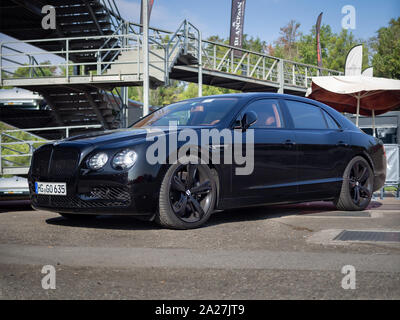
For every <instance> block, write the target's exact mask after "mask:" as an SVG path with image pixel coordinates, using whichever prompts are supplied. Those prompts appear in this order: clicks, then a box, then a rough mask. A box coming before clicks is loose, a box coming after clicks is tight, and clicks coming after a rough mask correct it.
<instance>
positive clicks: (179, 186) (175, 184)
mask: <svg viewBox="0 0 400 320" xmlns="http://www.w3.org/2000/svg"><path fill="white" fill-rule="evenodd" d="M172 189H174V190H177V191H180V192H185V191H186V188H185V185H184V183H183V182H182V181H181V180H180V179H179V178H178V177H177V176H176V175H175V176H174V177H173V178H172Z"/></svg>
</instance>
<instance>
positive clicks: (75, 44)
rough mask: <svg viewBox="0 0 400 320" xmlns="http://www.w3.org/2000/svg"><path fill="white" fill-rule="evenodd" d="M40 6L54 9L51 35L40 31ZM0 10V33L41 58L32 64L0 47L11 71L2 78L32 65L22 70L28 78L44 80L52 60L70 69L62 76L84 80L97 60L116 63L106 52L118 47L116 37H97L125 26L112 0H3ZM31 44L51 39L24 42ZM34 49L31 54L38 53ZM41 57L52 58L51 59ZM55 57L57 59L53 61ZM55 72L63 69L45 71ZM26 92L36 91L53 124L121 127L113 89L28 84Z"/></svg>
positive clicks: (16, 51)
mask: <svg viewBox="0 0 400 320" xmlns="http://www.w3.org/2000/svg"><path fill="white" fill-rule="evenodd" d="M44 5H52V6H53V7H54V8H55V12H56V24H57V25H56V29H55V30H52V29H48V30H45V29H43V28H42V26H41V20H42V18H43V14H42V13H41V8H42V7H43V6H44ZM0 10H1V16H2V17H1V27H0V31H1V32H3V33H5V34H7V35H10V36H12V37H15V38H17V39H19V40H28V41H27V44H29V45H31V46H34V47H35V48H40V49H42V50H43V53H44V54H43V55H42V56H40V57H38V58H37V59H36V57H35V56H34V55H30V54H26V53H25V52H23V51H21V50H19V49H17V48H15V47H18V46H17V45H16V46H12V45H11V46H7V45H2V48H1V49H2V51H3V50H4V51H5V52H8V53H9V54H11V56H10V57H8V58H7V57H3V60H4V61H2V62H3V63H4V62H6V63H8V65H9V66H10V65H11V66H12V68H11V69H8V70H2V74H3V76H8V77H15V71H16V70H17V68H18V67H19V68H24V67H25V66H26V65H28V66H29V65H31V66H32V65H35V67H27V69H28V70H29V72H28V75H29V77H32V78H34V77H44V76H45V75H46V72H45V71H44V70H45V69H48V68H49V67H48V66H47V67H46V66H43V64H46V62H48V60H49V59H57V58H58V59H62V60H67V61H71V62H72V63H73V64H74V65H73V66H68V65H66V66H64V71H63V72H64V73H66V74H71V75H75V76H76V75H85V74H86V75H87V74H89V72H90V70H94V69H96V65H95V62H96V61H97V60H98V59H99V57H100V58H101V60H102V61H104V62H107V61H112V60H113V59H114V58H115V57H114V56H113V55H111V54H109V52H108V49H110V48H120V47H121V46H122V42H121V38H112V37H108V38H102V37H101V36H107V35H117V34H119V33H121V32H122V29H123V28H122V26H123V25H124V24H123V22H122V19H121V18H120V14H119V11H118V8H117V7H116V5H115V2H114V1H113V0H111V1H110V0H107V1H103V0H46V1H39V0H30V1H29V2H28V1H21V0H4V1H2V2H1V3H0ZM21 21H23V22H22V23H21ZM32 39H40V40H42V39H50V40H45V41H29V40H32ZM64 39H71V40H69V41H68V40H67V41H65V40H64ZM35 48H32V50H34V51H36V52H38V50H37V49H35ZM77 49H79V50H77ZM24 51H25V50H24ZM46 53H51V56H49V55H48V54H46ZM53 55H54V56H53ZM55 56H57V58H54V57H55ZM51 57H53V58H51ZM20 58H22V59H20ZM41 58H42V59H41ZM60 67H61V68H62V66H60V65H58V66H51V67H50V68H60ZM61 71H62V70H61ZM50 83H51V82H50ZM17 86H18V85H17ZM20 87H23V86H22V85H21V86H20ZM25 88H28V89H30V90H33V91H36V92H39V93H40V94H41V95H42V96H43V97H44V98H45V99H46V101H47V103H48V104H49V105H50V106H51V107H52V109H53V111H54V113H55V120H56V125H59V126H71V125H91V124H101V125H102V127H103V128H104V129H113V128H118V127H119V126H120V122H121V112H120V110H121V109H122V108H123V102H122V100H121V97H120V95H119V94H118V93H117V92H116V91H114V92H112V89H113V88H110V90H109V92H106V91H105V90H103V88H98V87H93V86H87V85H84V86H80V87H76V86H75V87H73V88H71V87H68V86H36V85H35V84H33V85H32V86H25ZM48 125H53V124H50V123H49V124H48Z"/></svg>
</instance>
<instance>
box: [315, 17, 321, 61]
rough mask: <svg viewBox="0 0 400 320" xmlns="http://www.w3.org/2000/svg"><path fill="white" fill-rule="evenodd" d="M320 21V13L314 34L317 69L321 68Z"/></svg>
mask: <svg viewBox="0 0 400 320" xmlns="http://www.w3.org/2000/svg"><path fill="white" fill-rule="evenodd" d="M321 20H322V12H321V13H320V14H319V16H318V19H317V24H316V25H315V33H316V39H317V63H318V67H320V68H322V50H321Z"/></svg>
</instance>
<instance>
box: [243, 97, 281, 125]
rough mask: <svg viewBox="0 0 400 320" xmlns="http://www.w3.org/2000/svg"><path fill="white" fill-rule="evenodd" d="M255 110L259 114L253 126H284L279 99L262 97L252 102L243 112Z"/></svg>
mask: <svg viewBox="0 0 400 320" xmlns="http://www.w3.org/2000/svg"><path fill="white" fill-rule="evenodd" d="M247 111H253V112H255V113H256V114H257V121H256V122H255V123H254V124H253V125H252V128H283V127H284V122H283V117H282V113H281V110H280V108H279V103H278V100H274V99H262V100H256V101H254V102H252V103H250V104H249V105H248V106H247V107H246V109H245V110H244V112H243V114H244V113H245V112H247Z"/></svg>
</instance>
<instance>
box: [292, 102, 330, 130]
mask: <svg viewBox="0 0 400 320" xmlns="http://www.w3.org/2000/svg"><path fill="white" fill-rule="evenodd" d="M286 104H287V106H288V109H289V112H290V115H291V116H292V119H293V122H294V127H295V128H296V129H327V126H326V122H325V119H324V116H323V114H322V112H321V110H320V108H318V107H316V106H313V105H311V104H308V103H303V102H299V101H292V100H286Z"/></svg>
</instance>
